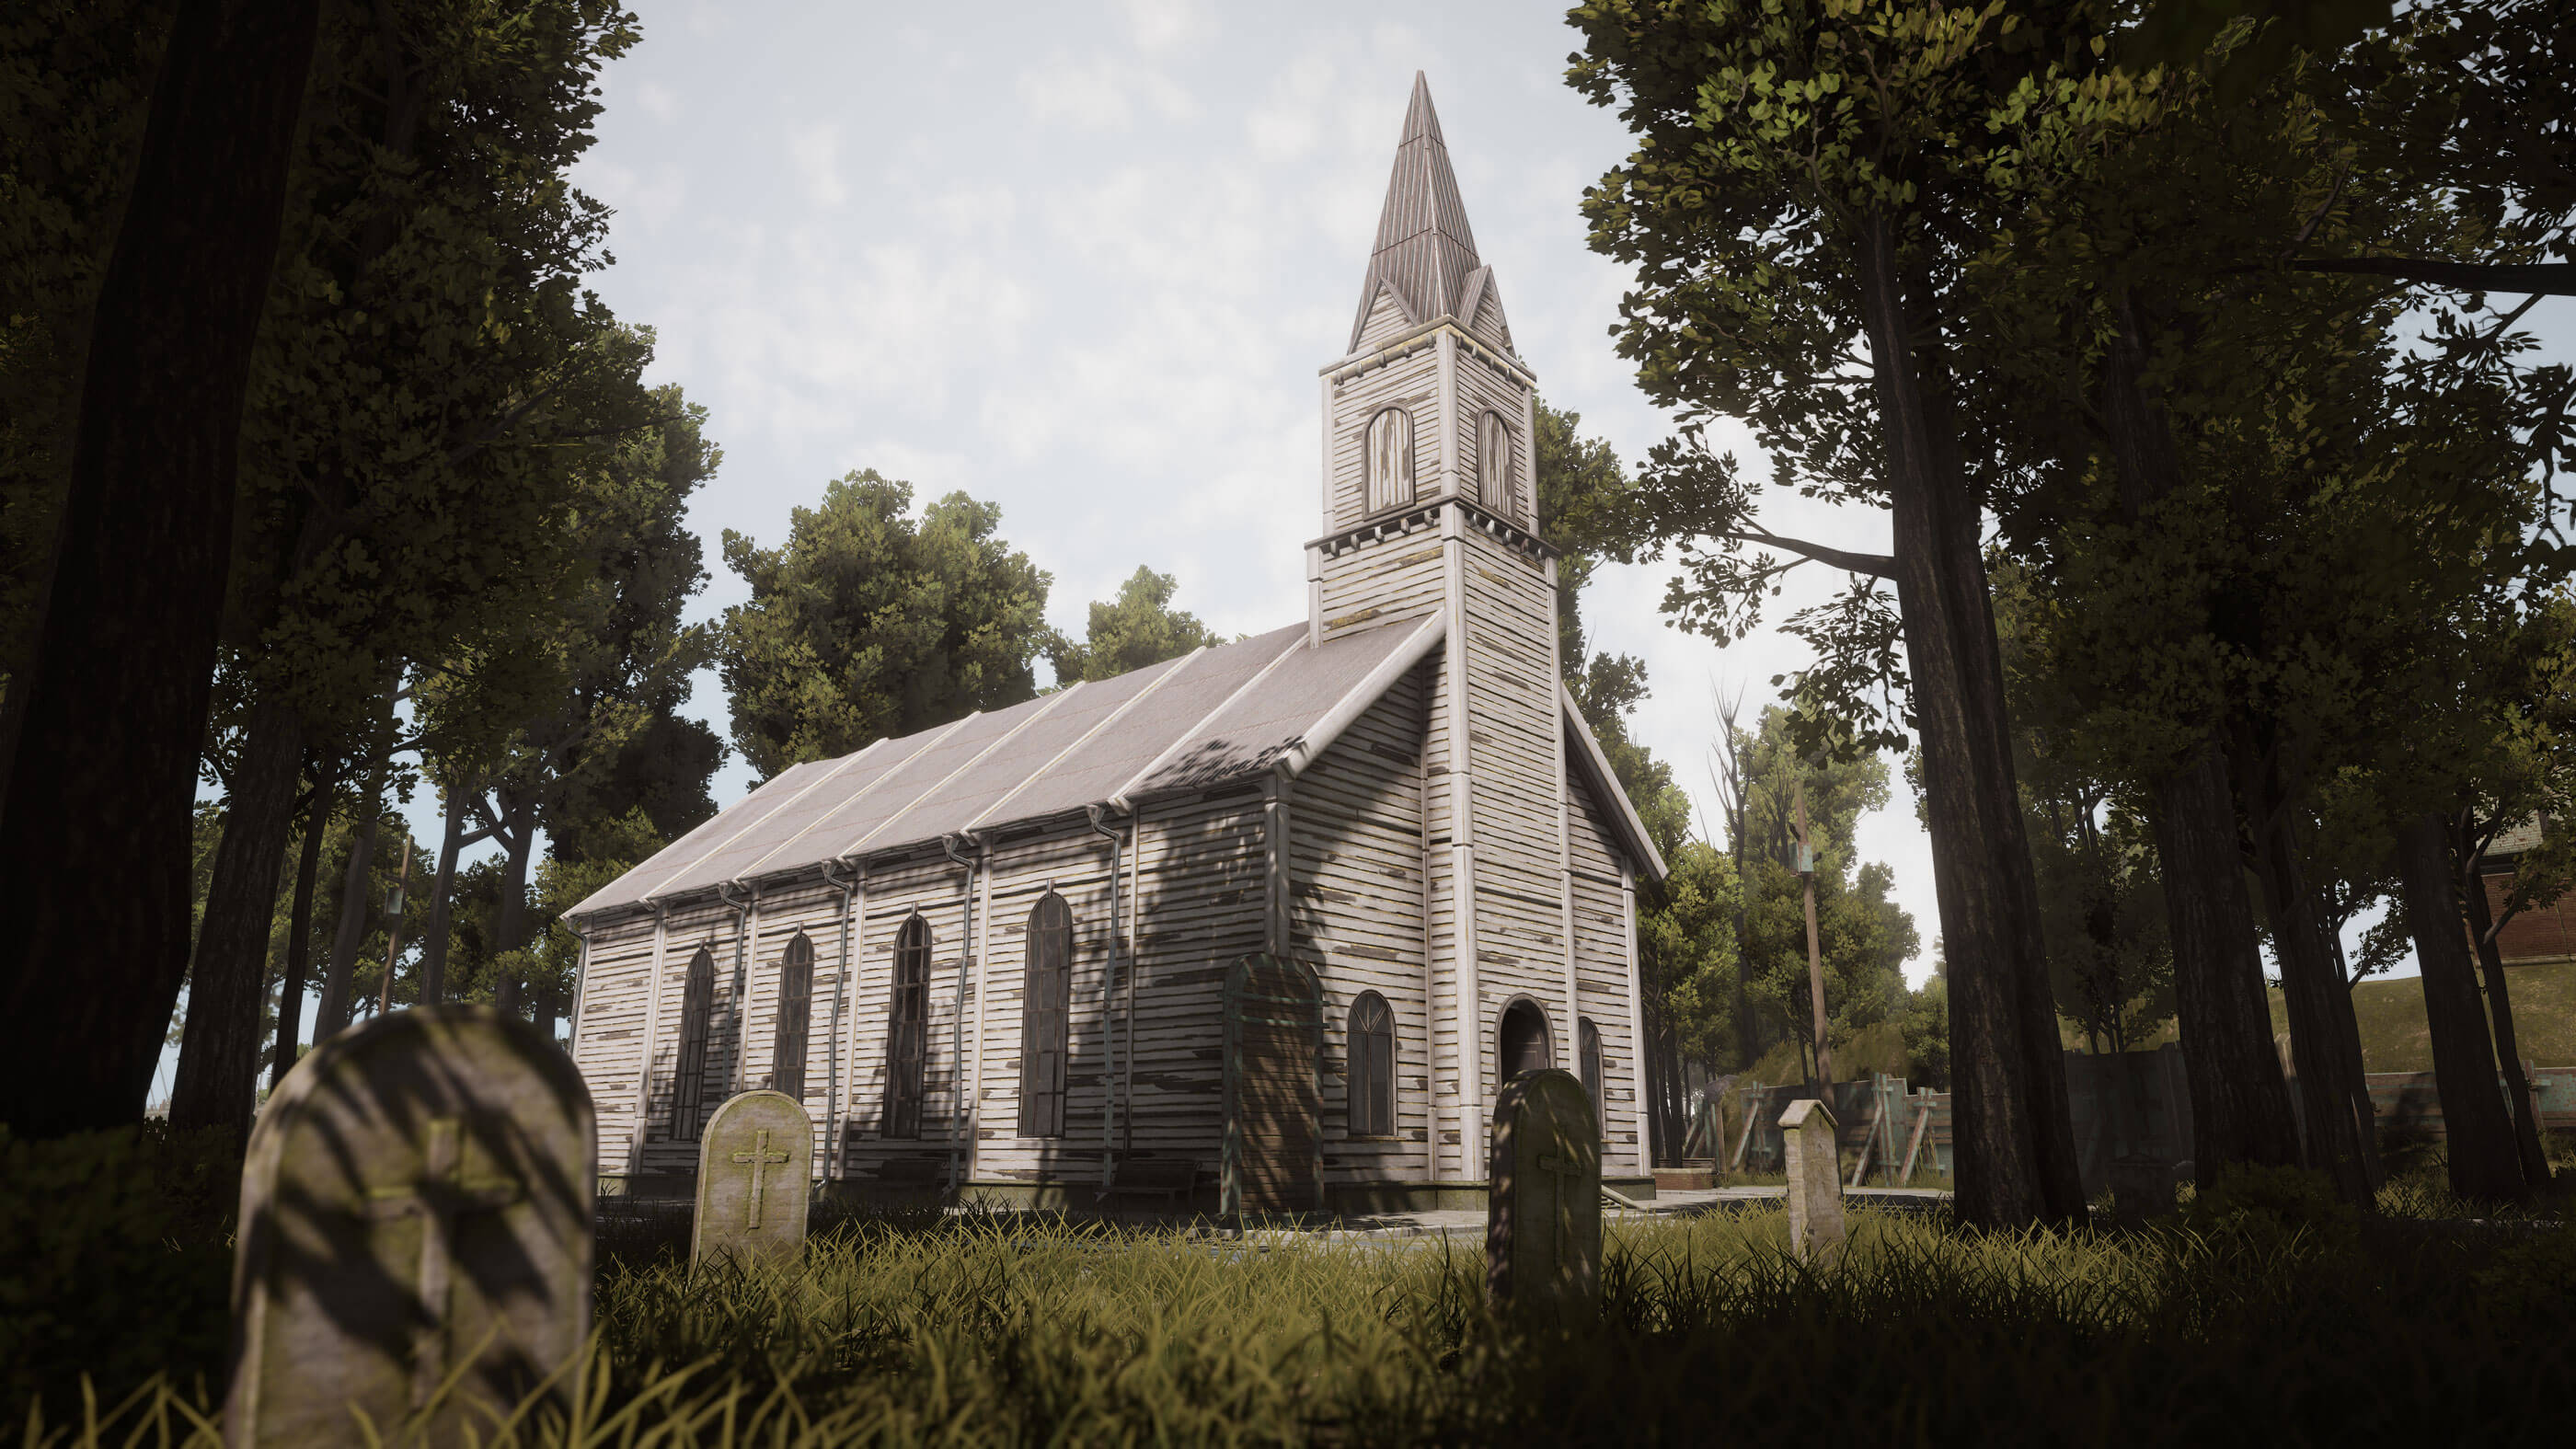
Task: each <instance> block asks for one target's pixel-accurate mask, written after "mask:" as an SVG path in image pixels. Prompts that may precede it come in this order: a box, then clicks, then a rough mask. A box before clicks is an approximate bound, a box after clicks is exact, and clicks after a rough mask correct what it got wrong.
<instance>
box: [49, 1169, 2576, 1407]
mask: <svg viewBox="0 0 2576 1449" xmlns="http://www.w3.org/2000/svg"><path fill="white" fill-rule="evenodd" d="M2570 1165H2571V1166H2576V1160H2571V1162H2570ZM2428 1174H2430V1175H2428ZM2387 1205H2388V1206H2389V1207H2391V1208H2393V1209H2395V1210H2396V1211H2398V1212H2399V1213H2401V1214H2417V1215H2431V1216H2443V1217H2455V1216H2459V1215H2461V1214H2462V1213H2463V1212H2464V1211H2474V1210H2472V1209H2466V1208H2464V1205H2461V1204H2457V1203H2452V1202H2449V1201H2447V1200H2446V1199H2445V1198H2444V1196H2443V1195H2442V1194H2441V1193H2440V1191H2439V1188H2438V1164H2419V1165H2418V1166H2417V1167H2416V1168H2415V1176H2414V1177H2413V1178H2411V1179H2410V1180H2409V1181H2407V1182H2403V1183H2400V1184H2397V1185H2395V1186H2394V1187H2392V1190H2391V1196H2390V1198H2389V1199H2388V1203H2387ZM2185 1213H2186V1216H2184V1217H2182V1218H2180V1219H2177V1220H2174V1221H2172V1222H2171V1223H2169V1224H2168V1225H2167V1226H2164V1227H2162V1228H2159V1229H2156V1230H2153V1231H2150V1232H2146V1233H2141V1234H2128V1233H2120V1232H2111V1231H2082V1232H2073V1233H2049V1232H2035V1233H2024V1234H1996V1235H1978V1234H1973V1233H1966V1232H1962V1231H1959V1230H1957V1229H1955V1228H1952V1227H1948V1226H1946V1225H1945V1224H1944V1223H1942V1222H1941V1221H1939V1220H1924V1219H1919V1218H1915V1217H1911V1216H1901V1215H1895V1214H1884V1215H1882V1214H1879V1213H1875V1212H1872V1211H1870V1210H1868V1209H1865V1208H1864V1209H1858V1210H1855V1211H1854V1212H1853V1214H1852V1224H1853V1238H1852V1242H1851V1244H1850V1247H1849V1249H1848V1251H1847V1252H1846V1253H1845V1254H1844V1255H1843V1257H1842V1258H1841V1260H1840V1261H1839V1262H1837V1263H1835V1264H1833V1265H1831V1266H1829V1267H1826V1268H1824V1269H1822V1270H1816V1269H1811V1268H1809V1267H1807V1266H1804V1265H1801V1264H1799V1263H1797V1262H1795V1261H1794V1260H1793V1259H1792V1258H1791V1257H1790V1256H1789V1255H1788V1253H1787V1251H1786V1246H1787V1241H1786V1225H1785V1220H1784V1217H1783V1215H1782V1214H1781V1213H1780V1212H1779V1211H1778V1210H1777V1209H1770V1208H1765V1209H1760V1210H1755V1211H1749V1212H1745V1213H1742V1214H1734V1215H1711V1216H1706V1217H1700V1218H1694V1219H1686V1220H1677V1221H1676V1220H1658V1221H1652V1222H1622V1223H1619V1224H1615V1225H1614V1226H1613V1229H1612V1231H1611V1233H1610V1238H1609V1250H1608V1254H1607V1258H1606V1262H1605V1264H1604V1271H1603V1293H1602V1308H1601V1312H1600V1314H1599V1316H1598V1318H1597V1319H1594V1320H1591V1321H1588V1322H1583V1323H1577V1324H1569V1325H1526V1324H1517V1325H1516V1324H1513V1323H1511V1322H1508V1321H1497V1320H1495V1319H1493V1318H1491V1317H1489V1316H1488V1315H1487V1314H1486V1312H1485V1310H1484V1307H1483V1297H1482V1262H1481V1256H1480V1254H1478V1253H1477V1252H1476V1251H1475V1249H1474V1248H1473V1246H1465V1247H1451V1246H1442V1245H1439V1244H1428V1245H1423V1244H1417V1245H1415V1246H1410V1247H1397V1248H1374V1247H1373V1248H1356V1249H1355V1248H1350V1247H1328V1246H1323V1245H1319V1244H1318V1243H1316V1242H1315V1241H1314V1240H1312V1239H1301V1238H1296V1237H1284V1236H1283V1237H1277V1238H1264V1237H1262V1236H1260V1235H1258V1234H1255V1235H1253V1236H1251V1237H1248V1238H1242V1239H1233V1238H1223V1237H1215V1236H1210V1235H1207V1234H1203V1233H1195V1234H1194V1233H1187V1232H1163V1233H1152V1234H1118V1233H1114V1232H1111V1231H1108V1230H1105V1229H1100V1228H1096V1227H1084V1226H1079V1225H1072V1224H1063V1223H1054V1222H1048V1221H1045V1220H1038V1219H1027V1218H1002V1217H995V1218H970V1219H957V1218H948V1217H940V1216H935V1215H930V1214H918V1215H913V1216H909V1217H888V1218H866V1217H861V1218H854V1219H850V1220H846V1221H842V1222H839V1223H837V1224H830V1225H827V1226H826V1227H825V1229H824V1231H823V1232H821V1233H820V1234H819V1235H818V1237H817V1239H816V1240H815V1242H814V1243H813V1245H812V1246H811V1248H810V1250H809V1253H808V1256H807V1259H806V1261H805V1262H804V1263H803V1264H802V1265H800V1266H797V1267H795V1268H792V1269H788V1270H783V1271H781V1270H757V1271H740V1270H735V1269H731V1268H727V1269H723V1270H719V1271H713V1272H709V1271H692V1270H691V1269H689V1268H688V1267H686V1266H685V1265H683V1264H682V1263H681V1262H680V1261H679V1259H678V1257H677V1255H676V1254H675V1253H674V1252H673V1251H672V1248H673V1246H674V1240H675V1231H674V1230H675V1229H677V1230H679V1231H685V1225H684V1224H681V1223H680V1222H679V1220H678V1219H676V1218H674V1219H672V1220H671V1221H668V1222H663V1221H658V1220H641V1221H637V1222H632V1223H628V1224H626V1225H624V1226H623V1227H622V1228H621V1230H620V1231H619V1232H617V1233H614V1234H611V1235H609V1236H608V1237H606V1238H605V1239H604V1240H603V1244H602V1246H603V1249H604V1250H605V1253H604V1260H603V1264H602V1267H601V1270H600V1275H599V1281H598V1324H599V1341H598V1344H597V1347H596V1349H595V1350H594V1351H593V1352H592V1354H591V1355H590V1356H589V1358H588V1360H587V1362H586V1363H585V1365H584V1366H583V1369H582V1374H581V1377H580V1380H579V1386H578V1392H577V1394H575V1395H574V1397H573V1401H572V1403H571V1405H570V1407H569V1410H568V1412H565V1411H557V1410H549V1411H545V1413H541V1414H539V1415H537V1416H536V1417H534V1418H532V1419H531V1420H529V1421H526V1422H523V1423H522V1424H520V1425H519V1426H517V1427H516V1428H512V1429H507V1430H503V1431H500V1432H498V1433H496V1434H495V1435H494V1436H492V1437H491V1438H490V1439H487V1440H486V1441H485V1442H487V1443H499V1444H549V1445H552V1444H580V1445H610V1444H616V1445H636V1446H644V1445H654V1446H672V1449H679V1446H695V1445H750V1444H761V1445H777V1446H785V1445H823V1444H851V1443H882V1444H1068V1445H1070V1444H1084V1445H1088V1444H1143V1443H1154V1444H1174V1445H1179V1444H1193V1445H1195V1444H1211V1445H1234V1444H1265V1445H1266V1444H1300V1443H1331V1444H1350V1445H1379V1444H1384V1445H1396V1444H1511V1443H1541V1442H1545V1443H1618V1444H1622V1445H1627V1444H1640V1443H1649V1444H1650V1443H1704V1442H1712V1441H1719V1440H1722V1441H1723V1442H1727V1443H1731V1444H1771V1443H1783V1444H1785V1443H1798V1444H1809V1445H1811V1444H1818V1443H1823V1444H1870V1445H1879V1444H1918V1443H1919V1444H1948V1443H1970V1442H1973V1443H1980V1444H2050V1445H2057V1444H2069V1445H2094V1444H2104V1445H2107V1444H2150V1445H2155V1444H2186V1443H2188V1444H2205V1443H2210V1442H2219V1443H2234V1442H2254V1441H2256V1440H2258V1439H2260V1440H2264V1441H2271V1442H2277V1443H2282V1444H2304V1443H2345V1442H2353V1441H2364V1442H2371V1443H2392V1442H2398V1443H2469V1442H2493V1443H2512V1442H2543V1441H2544V1440H2545V1438H2546V1436H2548V1435H2551V1434H2555V1433H2562V1432H2563V1430H2564V1416H2563V1406H2564V1405H2565V1403H2566V1402H2567V1401H2568V1399H2569V1396H2570V1395H2571V1394H2576V1228H2569V1227H2566V1226H2550V1227H2547V1228H2544V1229H2541V1230H2538V1231H2521V1230H2516V1231H2503V1230H2492V1229H2490V1230H2477V1231H2470V1230H2461V1229H2455V1228H2439V1227H2436V1226H2435V1225H2433V1224H2429V1223H2421V1222H2415V1223H2410V1222H2405V1221H2402V1220H2401V1221H2394V1222H2392V1221H2386V1220H2369V1221H2365V1220H2362V1219H2360V1218H2358V1217H2356V1216H2354V1215H2351V1214H2349V1213H2344V1212H2339V1211H2337V1210H2335V1209H2334V1208H2333V1207H2332V1205H2331V1204H2329V1203H2327V1202H2326V1201H2325V1200H2324V1199H2323V1197H2322V1196H2321V1194H2319V1193H2318V1192H2317V1191H2316V1190H2315V1189H2314V1188H2313V1186H2311V1185H2308V1184H2306V1183H2303V1182H2302V1181H2300V1180H2299V1179H2297V1177H2296V1175H2291V1176H2288V1177H2284V1178H2277V1179H2266V1180H2261V1181H2252V1182H2249V1183H2248V1184H2247V1185H2246V1186H2245V1187H2243V1188H2241V1189H2238V1190H2234V1191H2230V1192H2222V1193H2218V1194H2213V1195H2211V1196H2210V1197H2208V1198H2204V1199H2196V1200H2194V1201H2192V1202H2190V1203H2187V1204H2186V1205H2185ZM219 1308H220V1305H219V1301H218V1311H219ZM188 1353H201V1350H188V1351H186V1352H182V1353H179V1354H178V1355H177V1357H175V1358H174V1359H173V1360H172V1361H169V1362H166V1363H164V1364H163V1365H162V1367H163V1369H164V1372H165V1377H164V1378H162V1379H159V1380H156V1381H153V1382H150V1383H147V1384H146V1385H145V1386H144V1388H143V1389H142V1390H141V1392H140V1395H139V1397H137V1398H135V1399H134V1400H133V1401H131V1402H130V1403H129V1404H128V1405H127V1406H126V1407H125V1408H124V1409H123V1411H122V1412H121V1413H119V1412H115V1409H114V1406H113V1405H112V1404H111V1405H109V1406H108V1407H107V1408H104V1409H102V1410H101V1411H100V1412H99V1416H98V1420H97V1421H95V1422H93V1423H91V1424H80V1423H77V1422H74V1423H71V1424H65V1425H64V1427H63V1428H62V1429H60V1430H56V1431H47V1430H45V1429H43V1428H41V1427H39V1426H37V1425H36V1424H34V1423H32V1422H30V1421H29V1420H27V1419H26V1418H24V1417H21V1418H20V1422H21V1423H22V1424H26V1425H28V1427H27V1429H26V1432H25V1439H26V1442H28V1443H30V1444H35V1443H65V1444H76V1445H80V1446H84V1449H86V1446H92V1445H108V1444H123V1443H131V1442H144V1443H160V1444H173V1443H187V1444H204V1445H211V1444H212V1443H213V1437H212V1431H211V1428H209V1427H206V1426H205V1418H206V1416H209V1415H210V1414H211V1408H210V1407H209V1403H210V1399H209V1396H208V1395H207V1394H206V1391H205V1390H204V1388H203V1385H204V1383H205V1382H207V1381H208V1380H209V1379H210V1378H211V1377H212V1371H213V1370H215V1369H219V1367H220V1365H219V1362H216V1363H208V1362H203V1361H194V1362H192V1361H187V1355H188ZM174 1383H175V1384H178V1385H182V1386H184V1387H181V1388H176V1389H174V1388H172V1387H170V1385H172V1384H174ZM102 1387H110V1388H111V1392H117V1391H122V1389H123V1388H124V1386H122V1385H119V1386H102ZM50 1402H51V1403H53V1404H54V1405H56V1406H57V1407H55V1408H54V1410H53V1415H52V1422H55V1423H57V1424H62V1423H63V1420H64V1412H65V1410H66V1409H70V1408H71V1406H72V1404H73V1403H74V1402H75V1401H74V1400H73V1399H69V1398H64V1397H60V1396H56V1397H53V1398H51V1399H50ZM19 1412H20V1414H21V1415H23V1414H24V1413H25V1411H24V1410H20V1411H19ZM548 1415H551V1417H548ZM71 1417H72V1418H73V1419H74V1420H75V1421H77V1420H78V1419H79V1418H80V1417H81V1416H80V1414H79V1413H78V1411H77V1410H76V1409H75V1410H73V1411H72V1414H71ZM138 1431H139V1437H137V1435H138Z"/></svg>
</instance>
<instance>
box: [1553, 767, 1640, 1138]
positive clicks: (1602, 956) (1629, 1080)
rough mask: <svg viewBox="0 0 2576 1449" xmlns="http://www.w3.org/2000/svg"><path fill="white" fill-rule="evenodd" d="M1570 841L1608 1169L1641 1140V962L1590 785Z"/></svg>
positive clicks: (1580, 990) (1581, 794) (1575, 798)
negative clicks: (1637, 1015) (1636, 975)
mask: <svg viewBox="0 0 2576 1449" xmlns="http://www.w3.org/2000/svg"><path fill="white" fill-rule="evenodd" d="M1566 817H1567V824H1568V831H1567V837H1568V845H1569V846H1570V847H1571V850H1572V854H1573V858H1574V962H1575V1000H1576V1001H1577V1002H1578V1003H1579V1004H1580V1007H1581V1010H1582V1014H1583V1015H1584V1016H1587V1017H1590V1018H1591V1019H1592V1024H1593V1025H1594V1026H1596V1027H1598V1028H1600V1030H1601V1081H1602V1093H1601V1095H1602V1097H1603V1098H1604V1099H1605V1100H1604V1103H1603V1108H1602V1123H1601V1127H1602V1140H1603V1141H1604V1142H1605V1143H1607V1144H1609V1145H1610V1146H1611V1147H1612V1148H1614V1149H1626V1150H1625V1151H1613V1152H1611V1153H1608V1154H1605V1158H1604V1162H1603V1166H1604V1168H1605V1169H1609V1168H1612V1167H1625V1166H1626V1159H1628V1158H1630V1157H1632V1156H1633V1154H1634V1153H1635V1151H1636V1149H1637V1146H1638V1144H1639V1142H1640V1140H1641V1139H1640V1137H1639V1131H1640V1128H1641V1125H1642V1124H1641V1122H1640V1119H1639V1116H1638V1113H1639V1110H1640V1106H1641V1104H1640V1102H1639V1101H1638V1093H1637V1067H1638V1055H1637V1053H1638V1046H1637V1042H1638V1036H1637V1023H1636V1022H1635V1021H1634V1020H1632V1019H1631V1018H1630V1012H1631V1010H1632V1003H1633V1002H1634V1001H1635V999H1636V998H1635V996H1634V994H1633V993H1632V992H1631V990H1630V977H1631V973H1632V971H1633V970H1634V964H1633V963H1632V962H1631V961H1630V960H1629V959H1628V940H1629V937H1628V911H1629V905H1628V902H1627V900H1626V899H1625V896H1624V894H1623V892H1622V890H1621V886H1620V860H1619V853H1618V850H1617V848H1616V847H1614V846H1613V845H1612V844H1611V841H1612V839H1613V838H1614V837H1612V836H1611V834H1610V832H1609V828H1608V826H1607V825H1606V823H1605V821H1606V814H1605V812H1604V810H1603V808H1602V803H1601V802H1600V801H1598V800H1595V799H1593V798H1592V792H1591V790H1590V789H1589V788H1587V787H1585V786H1583V785H1582V784H1579V783H1570V784H1569V788H1568V790H1567V792H1566Z"/></svg>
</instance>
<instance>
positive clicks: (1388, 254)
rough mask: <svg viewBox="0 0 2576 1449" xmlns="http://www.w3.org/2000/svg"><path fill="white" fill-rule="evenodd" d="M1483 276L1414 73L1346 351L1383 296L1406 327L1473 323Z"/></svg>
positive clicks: (1432, 115)
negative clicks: (1443, 320)
mask: <svg viewBox="0 0 2576 1449" xmlns="http://www.w3.org/2000/svg"><path fill="white" fill-rule="evenodd" d="M1490 271H1491V269H1490V268H1487V267H1485V266H1484V265H1483V264H1482V263H1480V262H1479V261H1477V259H1476V234H1475V233H1474V232H1473V231H1471V230H1469V228H1468V226H1467V208H1466V207H1465V206H1464V205H1463V204H1461V203H1460V201H1459V200H1458V177H1457V173H1455V172H1453V171H1451V170H1450V169H1449V147H1448V144H1447V143H1446V142H1444V141H1443V140H1442V139H1441V136H1440V115H1439V113H1438V112H1437V111H1435V110H1433V109H1432V107H1431V83H1430V82H1429V81H1428V80H1426V79H1424V77H1423V75H1422V72H1420V71H1415V72H1414V73H1413V102H1412V104H1411V105H1409V106H1407V107H1406V108H1405V112H1404V136H1403V139H1402V140H1401V141H1399V142H1398V143H1397V145H1396V149H1395V172H1394V174H1393V175H1392V176H1391V177H1389V178H1388V180H1387V185H1386V207H1385V209H1384V210H1383V211H1381V212H1380V213H1379V215H1378V223H1377V247H1376V249H1375V250H1374V251H1373V252H1371V253H1370V255H1369V265H1368V278H1367V280H1366V281H1365V282H1364V283H1363V284H1362V286H1361V288H1360V309H1359V315H1358V316H1357V317H1356V318H1354V319H1353V320H1352V322H1351V347H1350V350H1351V351H1353V352H1357V351H1358V350H1359V347H1360V340H1361V337H1362V336H1363V335H1364V334H1365V333H1366V332H1367V331H1368V330H1369V314H1370V313H1371V312H1372V311H1375V310H1376V309H1377V308H1378V306H1379V303H1380V299H1381V297H1382V296H1385V295H1386V294H1392V301H1393V303H1394V306H1395V308H1396V310H1397V311H1398V312H1399V313H1400V314H1401V320H1402V321H1403V322H1404V323H1406V324H1408V325H1412V324H1420V323H1424V322H1428V321H1430V320H1432V319H1433V318H1435V317H1444V316H1446V317H1456V318H1458V319H1459V320H1460V321H1461V322H1466V323H1471V322H1473V321H1474V318H1475V313H1474V311H1473V310H1472V309H1473V308H1474V307H1475V306H1476V304H1477V302H1478V300H1480V294H1481V292H1482V291H1483V288H1482V287H1481V286H1479V285H1477V284H1478V283H1482V282H1489V281H1490Z"/></svg>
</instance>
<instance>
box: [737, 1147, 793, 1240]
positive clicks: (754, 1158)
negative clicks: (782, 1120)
mask: <svg viewBox="0 0 2576 1449" xmlns="http://www.w3.org/2000/svg"><path fill="white" fill-rule="evenodd" d="M733 1160H734V1161H736V1162H745V1163H749V1164H750V1165H751V1211H750V1213H749V1214H747V1215H746V1216H745V1217H744V1218H743V1220H742V1225H743V1226H744V1227H746V1228H757V1227H759V1226H760V1200H761V1197H762V1196H763V1195H764V1193H765V1192H766V1191H767V1188H768V1184H767V1183H766V1182H765V1181H764V1180H763V1178H764V1176H765V1174H767V1172H768V1171H769V1165H770V1164H771V1163H773V1162H785V1161H786V1160H787V1154H786V1153H784V1152H772V1151H770V1150H769V1129H768V1128H766V1127H759V1128H754V1129H753V1130H752V1138H751V1150H750V1151H748V1152H737V1153H735V1154H734V1155H733Z"/></svg>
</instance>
